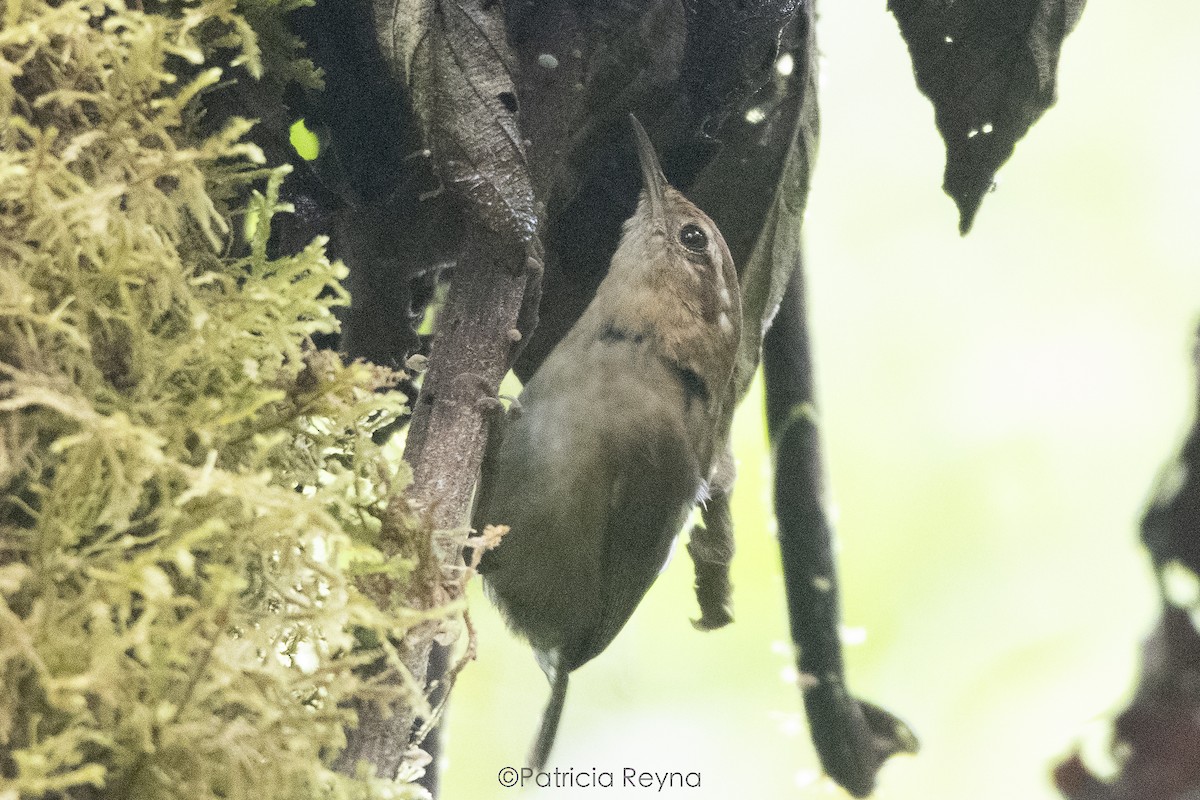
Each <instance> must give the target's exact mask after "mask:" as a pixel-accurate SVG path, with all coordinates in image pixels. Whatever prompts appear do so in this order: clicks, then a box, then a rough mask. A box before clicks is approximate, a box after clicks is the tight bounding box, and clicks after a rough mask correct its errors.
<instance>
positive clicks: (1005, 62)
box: [888, 0, 1084, 234]
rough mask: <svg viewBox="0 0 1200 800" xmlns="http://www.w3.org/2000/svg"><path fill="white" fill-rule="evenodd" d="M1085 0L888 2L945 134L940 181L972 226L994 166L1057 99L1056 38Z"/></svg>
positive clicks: (965, 226)
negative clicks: (944, 164)
mask: <svg viewBox="0 0 1200 800" xmlns="http://www.w3.org/2000/svg"><path fill="white" fill-rule="evenodd" d="M1083 4H1084V0H958V2H947V0H890V1H889V3H888V8H889V9H890V10H891V12H892V13H893V14H895V16H896V21H897V22H899V23H900V32H901V34H902V35H903V36H904V40H905V41H906V42H907V43H908V50H909V54H910V55H911V56H912V62H913V71H914V72H915V73H916V78H917V86H919V87H920V89H921V91H922V92H924V93H925V95H927V96H928V97H929V99H930V100H931V101H933V107H934V112H935V116H936V120H937V127H938V130H939V131H940V132H941V134H942V138H943V139H944V140H945V142H946V174H945V180H944V183H943V188H944V189H945V190H946V193H947V194H949V195H950V197H952V198H953V199H954V202H955V203H956V204H957V205H958V212H959V230H960V231H961V232H962V233H964V234H965V233H966V232H967V231H968V230H970V228H971V223H972V221H974V219H975V213H976V212H977V211H978V210H979V204H980V203H981V202H982V201H983V196H984V195H985V194H987V192H988V191H989V190H990V189H991V187H992V185H993V182H994V180H995V175H996V170H998V169H999V168H1000V166H1001V165H1003V164H1004V162H1005V161H1007V160H1008V158H1009V156H1011V155H1012V151H1013V147H1014V146H1015V145H1016V143H1017V140H1019V139H1020V138H1021V137H1022V136H1024V135H1025V133H1026V132H1027V131H1028V130H1029V128H1030V127H1031V126H1032V125H1033V123H1034V122H1036V121H1037V119H1038V117H1040V116H1041V115H1042V114H1043V113H1044V112H1045V111H1046V109H1048V108H1049V107H1050V106H1052V105H1054V101H1055V99H1056V89H1055V83H1056V76H1057V72H1058V55H1059V51H1060V50H1061V48H1062V43H1063V39H1064V38H1065V37H1066V36H1067V34H1068V33H1070V32H1071V30H1072V29H1073V28H1074V27H1075V23H1076V22H1077V21H1078V20H1079V15H1080V14H1081V13H1083Z"/></svg>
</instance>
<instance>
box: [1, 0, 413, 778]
mask: <svg viewBox="0 0 1200 800" xmlns="http://www.w3.org/2000/svg"><path fill="white" fill-rule="evenodd" d="M152 5H153V11H154V13H145V12H143V11H140V10H131V9H127V8H126V7H125V5H124V4H123V3H122V2H118V1H117V0H83V1H79V0H76V1H75V2H54V3H49V2H44V1H43V0H9V2H7V3H6V4H5V8H4V12H3V13H4V15H5V17H4V20H5V23H4V26H3V28H2V29H0V798H3V800H16V798H35V797H57V796H62V795H64V794H67V795H71V796H86V797H113V798H118V797H119V798H127V797H136V798H163V799H164V800H165V799H166V798H172V799H176V798H181V799H185V800H193V799H195V800H200V799H201V798H217V797H220V798H255V800H261V798H308V797H329V798H333V797H337V798H373V797H384V796H389V797H395V796H403V795H404V794H405V793H406V792H407V791H416V790H411V789H408V788H406V787H403V786H398V785H397V786H393V785H392V784H391V783H390V782H383V781H378V780H374V779H371V778H369V777H367V776H362V777H361V779H351V778H346V777H343V776H340V775H335V774H333V773H332V772H330V771H329V770H327V769H326V768H325V767H324V766H323V763H324V760H325V759H327V758H328V757H329V756H330V755H331V754H332V753H334V752H336V750H337V748H338V747H339V746H340V744H341V742H342V739H343V727H344V725H345V724H346V723H347V722H348V719H347V712H345V711H343V710H342V709H341V708H339V704H340V703H342V702H344V701H346V700H348V699H349V698H351V697H355V696H361V695H362V694H363V693H366V692H369V693H370V696H372V697H377V698H379V699H380V700H382V701H390V700H397V699H401V700H406V701H408V702H410V703H414V704H423V703H424V702H425V701H424V698H421V697H418V696H406V695H405V692H406V691H407V690H406V689H405V688H404V682H400V685H399V686H397V687H395V688H391V687H386V686H380V685H371V686H369V687H368V686H365V685H364V683H363V682H362V681H361V680H360V679H359V678H358V677H357V676H356V675H355V674H354V672H353V668H354V667H355V666H356V665H357V664H361V663H363V662H364V661H366V660H369V659H371V658H373V657H374V656H375V655H376V653H372V652H369V651H364V650H363V648H362V647H361V646H356V641H357V642H361V641H376V642H384V643H386V642H387V641H388V640H389V637H391V638H393V639H394V638H395V637H397V636H399V635H402V634H403V633H404V631H405V629H406V627H407V626H409V625H412V624H415V622H413V621H414V620H417V619H420V618H421V617H420V616H419V615H417V614H415V613H409V611H408V609H407V608H406V600H405V598H406V596H407V586H406V583H405V576H406V575H407V573H408V572H409V571H410V570H411V569H412V566H413V565H412V561H411V559H406V558H405V554H412V553H419V552H420V548H419V547H417V546H416V545H415V544H414V542H416V541H418V540H419V537H420V536H422V535H424V532H423V531H420V530H418V528H419V526H418V525H417V524H416V522H415V518H414V516H413V515H412V513H411V512H410V510H409V508H408V506H407V504H406V502H405V501H404V498H403V489H404V485H405V482H406V480H407V476H406V475H405V474H403V473H400V474H397V471H396V470H397V468H396V467H395V466H394V465H390V464H389V463H388V462H387V461H386V460H385V459H384V458H383V456H382V454H381V453H380V452H379V450H378V448H377V447H376V446H375V445H374V444H373V443H372V440H371V434H372V433H373V432H374V431H375V430H377V429H378V428H379V427H381V426H383V425H386V424H388V423H389V422H390V421H392V420H394V419H395V417H396V415H397V414H399V413H401V412H402V410H403V403H404V398H403V397H402V396H400V395H398V394H396V393H394V392H383V391H378V390H379V389H381V388H383V387H386V386H388V385H390V383H391V382H393V380H394V377H395V376H394V375H391V374H389V373H387V372H386V371H384V370H381V369H378V368H375V367H371V366H368V365H364V364H343V363H342V361H341V360H340V359H339V358H338V357H337V356H336V355H334V354H330V353H322V352H318V351H315V350H313V349H312V347H311V345H310V344H309V342H308V337H309V336H310V335H312V334H314V333H318V332H327V331H332V330H334V329H335V328H336V321H335V319H334V317H333V314H332V307H333V306H336V305H338V304H341V303H344V302H345V300H346V298H345V295H344V293H343V292H342V290H341V289H340V287H339V285H338V279H339V278H340V277H341V274H342V270H343V268H342V267H341V265H339V264H331V263H330V262H329V261H328V260H327V259H326V257H325V253H324V242H323V241H319V240H318V241H315V242H313V243H312V244H310V245H309V246H308V247H307V248H306V249H304V250H303V251H302V252H300V253H299V254H297V255H294V256H288V257H282V258H270V257H268V248H267V241H268V237H269V234H270V226H271V219H272V215H274V214H277V213H282V212H286V211H287V210H288V209H286V208H285V207H284V206H283V205H281V204H280V202H279V199H278V189H279V185H280V182H281V181H282V178H283V176H284V174H285V170H284V169H283V168H272V167H270V166H269V165H266V164H264V163H263V156H262V153H261V152H260V151H259V149H258V148H257V147H255V146H254V145H253V144H251V143H249V142H248V141H247V140H246V139H245V138H244V137H245V134H246V133H247V131H248V130H249V128H250V126H251V123H250V122H248V121H244V120H238V119H233V120H229V121H227V122H224V123H223V124H221V125H218V126H217V127H216V130H215V131H213V130H211V129H212V127H213V121H212V120H205V119H204V116H203V115H202V114H201V113H200V108H201V106H200V103H201V101H202V99H203V96H204V93H205V91H206V89H208V88H209V87H212V86H214V85H215V84H217V83H218V82H219V81H226V80H228V79H230V78H236V77H241V79H243V80H248V79H250V76H254V77H258V76H261V75H264V74H270V75H272V76H274V77H275V78H276V79H278V80H283V79H286V80H300V81H302V82H304V83H306V84H308V85H310V86H312V85H316V84H317V83H318V82H319V81H318V80H317V76H316V75H315V74H314V73H313V72H312V70H311V65H308V64H307V62H305V61H303V60H302V59H299V58H297V57H296V51H295V48H294V43H293V42H292V41H291V40H290V39H289V37H288V36H287V35H286V33H285V28H284V26H283V24H282V14H284V13H285V12H286V11H287V10H289V8H290V7H292V6H294V5H295V3H294V2H287V0H276V1H274V2H272V0H244V1H243V2H235V0H202V1H201V2H186V3H185V2H169V3H158V4H152ZM147 9H148V10H150V5H148V6H147ZM253 187H258V190H254V189H253ZM246 215H254V216H255V218H256V219H257V224H256V225H255V226H254V231H253V234H252V236H251V238H250V240H249V241H245V240H244V239H243V236H242V234H241V231H243V230H244V228H245V226H243V225H242V224H240V220H241V219H242V218H244V217H245V216H246ZM362 573H370V575H371V587H372V588H371V591H370V597H368V596H367V592H366V591H364V590H361V589H360V588H359V587H358V585H357V584H356V578H355V577H354V576H355V575H358V574H362ZM380 576H382V578H383V579H384V582H383V585H385V586H386V589H387V590H386V591H378V587H379V585H380ZM418 605H420V606H421V607H423V608H425V607H428V603H427V602H419V603H418ZM423 615H424V616H425V617H426V618H428V617H429V616H430V613H429V612H423ZM393 660H394V659H393Z"/></svg>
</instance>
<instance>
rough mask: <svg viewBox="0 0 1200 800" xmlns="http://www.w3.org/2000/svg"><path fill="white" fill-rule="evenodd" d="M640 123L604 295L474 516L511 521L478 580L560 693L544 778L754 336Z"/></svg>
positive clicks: (536, 759)
mask: <svg viewBox="0 0 1200 800" xmlns="http://www.w3.org/2000/svg"><path fill="white" fill-rule="evenodd" d="M633 123H634V130H635V134H636V137H637V151H638V157H639V160H640V162H641V167H642V176H643V190H642V194H641V197H640V199H639V202H638V206H637V211H636V212H635V213H634V215H633V216H632V217H630V218H629V220H628V221H626V223H625V226H624V229H623V231H622V235H621V241H620V244H619V246H618V247H617V252H616V254H615V255H614V256H613V259H612V264H611V266H610V267H609V271H608V275H607V276H606V277H605V279H604V281H603V282H602V283H601V284H600V287H599V289H598V290H597V293H596V297H595V299H594V300H593V301H592V303H591V305H589V306H588V308H587V310H586V311H585V312H584V313H583V315H582V316H581V317H580V318H579V321H578V322H577V323H576V324H575V327H573V328H572V329H571V331H570V332H569V333H568V334H567V336H566V337H565V338H564V339H563V340H562V341H561V342H560V343H559V344H558V346H557V347H556V348H555V349H554V351H553V352H551V354H550V355H549V356H548V357H547V359H546V361H545V362H544V363H543V364H542V366H541V368H540V369H539V370H538V371H537V373H536V374H535V375H534V376H533V378H532V379H530V381H529V383H528V385H527V386H526V387H525V390H524V391H523V392H522V394H521V397H520V402H519V408H520V410H519V411H518V412H514V413H513V414H510V416H509V419H508V420H507V421H506V423H505V425H504V429H503V433H502V435H501V436H502V438H501V439H500V441H499V444H498V446H497V447H496V448H495V454H494V457H492V458H491V459H489V464H488V467H487V469H486V470H485V475H484V476H483V482H482V485H481V488H480V492H479V499H478V504H477V509H476V514H475V521H476V523H477V525H484V524H501V525H508V526H510V529H511V530H510V532H509V533H508V534H507V535H506V536H505V537H504V539H503V540H502V542H501V544H500V545H499V546H498V547H497V548H496V549H495V550H493V551H491V552H489V553H487V554H486V555H485V557H484V559H483V561H482V563H481V565H480V571H481V572H482V573H483V576H484V580H485V583H486V586H487V589H488V591H489V593H490V595H491V596H492V598H493V599H494V600H495V601H496V603H497V605H499V606H500V608H501V610H502V611H503V613H504V615H505V617H506V618H507V620H508V623H509V625H510V626H511V627H512V628H513V629H515V630H516V631H517V632H518V633H520V634H521V635H523V636H524V637H525V638H527V639H528V640H529V642H530V644H531V645H532V646H533V648H534V651H535V654H536V655H537V658H538V661H539V663H540V664H541V666H542V668H543V670H545V672H546V675H547V677H548V678H549V679H550V681H551V683H552V685H553V690H552V694H551V699H550V703H549V705H548V706H547V708H546V713H545V717H544V719H543V722H542V729H541V732H540V733H539V736H538V740H537V742H536V744H535V746H534V751H533V754H532V756H531V759H530V760H531V762H532V765H533V766H535V767H537V768H541V767H542V766H543V765H544V764H545V761H546V757H547V756H548V755H549V751H550V747H551V745H552V744H553V741H554V732H555V730H556V729H557V725H558V718H559V715H560V714H561V712H562V705H563V700H564V698H565V696H566V689H567V678H568V676H569V674H570V673H571V671H573V670H574V669H576V668H577V667H579V666H580V665H582V664H584V663H585V662H587V661H588V660H590V659H591V658H593V657H594V656H596V655H597V654H598V653H600V652H601V651H602V650H604V648H605V647H607V646H608V644H609V643H610V642H611V641H612V640H613V638H614V637H615V636H616V635H617V633H618V632H619V631H620V630H621V628H622V627H623V626H624V625H625V623H626V622H627V621H628V620H629V617H630V615H632V614H633V610H634V608H636V606H637V604H638V603H639V602H640V601H641V599H642V596H643V595H644V594H645V593H646V590H647V589H649V588H650V584H651V583H653V582H654V579H655V577H657V575H658V573H659V572H660V570H661V569H662V567H663V564H664V563H665V561H666V559H667V555H668V553H669V551H670V548H671V543H672V541H673V540H674V539H675V536H676V535H677V534H678V533H679V529H680V528H681V527H682V525H683V523H684V521H685V519H686V517H687V515H688V513H689V512H690V511H691V509H692V507H693V505H694V504H695V502H696V500H697V498H698V497H700V496H702V494H703V492H704V491H705V485H706V481H707V479H708V477H709V476H710V474H711V473H712V470H713V465H714V462H715V460H716V458H715V457H716V455H717V454H718V453H719V448H722V447H723V446H724V443H723V442H721V441H719V437H720V436H721V431H722V430H723V429H724V427H725V426H724V425H723V424H722V422H723V420H726V419H727V416H728V414H729V413H731V409H730V408H728V407H727V404H728V403H729V402H731V401H730V400H729V398H730V396H731V393H730V392H729V391H728V389H729V382H730V380H731V375H732V372H733V363H734V356H735V353H736V351H737V346H738V339H739V336H740V334H741V300H740V294H739V290H738V279H737V273H736V272H735V270H734V265H733V259H732V258H731V257H730V255H729V248H728V247H726V245H725V240H724V239H723V238H722V237H721V233H720V231H718V230H717V228H716V226H715V225H714V224H713V222H712V220H711V219H709V218H708V216H707V215H705V214H704V212H702V211H700V209H698V208H696V206H694V205H692V203H691V202H689V201H688V200H687V198H685V197H684V196H683V195H682V194H680V193H679V192H678V191H676V190H675V189H673V188H672V187H671V186H669V185H668V184H667V181H666V178H665V177H664V176H663V173H662V169H661V168H660V167H659V164H658V159H657V157H656V156H655V153H654V148H653V146H652V145H651V144H650V140H649V137H648V136H647V135H646V132H645V131H644V130H643V129H642V127H641V125H639V124H638V123H637V120H634V121H633Z"/></svg>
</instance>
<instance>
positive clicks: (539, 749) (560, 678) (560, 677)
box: [529, 668, 571, 772]
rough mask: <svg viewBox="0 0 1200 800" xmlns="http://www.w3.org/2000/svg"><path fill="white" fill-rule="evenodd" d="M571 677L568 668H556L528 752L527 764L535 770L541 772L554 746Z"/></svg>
mask: <svg viewBox="0 0 1200 800" xmlns="http://www.w3.org/2000/svg"><path fill="white" fill-rule="evenodd" d="M570 677H571V672H570V670H566V669H561V668H559V669H556V670H555V671H554V680H553V681H552V683H551V685H550V702H548V703H547V704H546V710H545V711H544V712H542V726H541V728H539V729H538V735H537V739H536V740H535V741H534V743H533V752H531V753H530V754H529V766H530V767H532V768H533V769H534V771H536V772H541V771H542V769H543V768H544V767H545V766H546V761H547V760H548V759H549V758H550V749H551V748H553V747H554V736H555V734H556V733H558V720H559V718H560V717H562V711H563V703H564V702H565V701H566V699H567V680H568V679H569V678H570Z"/></svg>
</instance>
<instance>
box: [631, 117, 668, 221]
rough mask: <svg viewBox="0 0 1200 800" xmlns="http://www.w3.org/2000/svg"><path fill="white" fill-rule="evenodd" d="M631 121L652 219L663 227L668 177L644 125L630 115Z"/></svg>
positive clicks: (643, 188) (643, 189) (643, 186)
mask: <svg viewBox="0 0 1200 800" xmlns="http://www.w3.org/2000/svg"><path fill="white" fill-rule="evenodd" d="M629 121H630V122H632V123H633V136H634V139H635V141H636V142H637V154H638V162H639V163H640V164H641V165H642V191H644V192H645V193H646V199H647V201H648V202H649V204H650V217H651V219H652V220H653V222H654V225H655V227H661V226H662V225H663V224H664V223H665V222H666V214H665V212H664V202H663V193H664V192H665V191H666V189H667V177H666V176H665V175H663V171H662V167H661V166H659V163H658V154H657V153H655V152H654V145H653V144H652V143H651V142H650V136H649V135H648V134H647V133H646V129H645V128H643V127H642V123H640V122H638V119H637V117H635V116H634V115H633V114H630V115H629Z"/></svg>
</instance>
